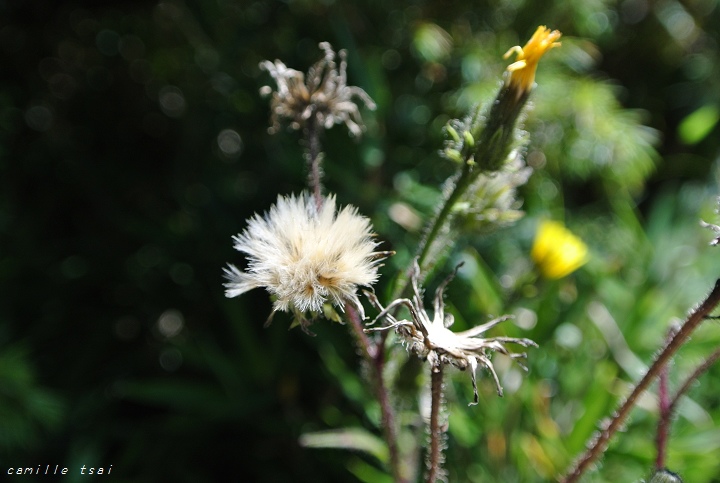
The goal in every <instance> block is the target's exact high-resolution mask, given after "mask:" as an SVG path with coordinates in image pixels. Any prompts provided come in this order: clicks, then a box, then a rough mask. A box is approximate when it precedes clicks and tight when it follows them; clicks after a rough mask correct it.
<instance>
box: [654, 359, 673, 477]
mask: <svg viewBox="0 0 720 483" xmlns="http://www.w3.org/2000/svg"><path fill="white" fill-rule="evenodd" d="M668 372H669V371H668V367H667V366H665V367H663V369H662V371H660V382H659V388H658V400H659V403H658V406H659V410H660V421H658V428H657V435H656V437H655V443H656V445H657V457H656V459H655V468H656V469H658V470H660V469H662V468H665V454H666V450H667V437H668V429H669V426H670V413H669V408H670V394H669V393H668Z"/></svg>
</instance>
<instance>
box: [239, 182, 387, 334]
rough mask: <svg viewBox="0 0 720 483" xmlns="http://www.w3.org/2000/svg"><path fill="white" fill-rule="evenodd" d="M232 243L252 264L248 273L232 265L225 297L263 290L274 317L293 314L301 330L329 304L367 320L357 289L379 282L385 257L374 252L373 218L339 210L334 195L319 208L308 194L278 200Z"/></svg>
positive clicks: (349, 208) (353, 209)
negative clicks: (310, 316)
mask: <svg viewBox="0 0 720 483" xmlns="http://www.w3.org/2000/svg"><path fill="white" fill-rule="evenodd" d="M233 240H234V242H235V249H236V250H238V251H240V252H243V253H245V255H246V256H247V260H248V265H247V269H246V270H245V271H242V270H240V269H238V268H237V267H235V266H234V265H228V267H227V268H226V269H225V276H226V278H227V280H228V281H227V283H225V287H226V291H225V295H226V296H228V297H236V296H238V295H240V294H243V293H245V292H247V291H248V290H251V289H253V288H256V287H265V289H266V290H267V291H268V292H270V294H272V295H274V296H275V304H274V307H273V313H275V312H277V311H286V312H292V313H294V314H295V315H296V317H297V319H298V321H299V322H300V323H301V324H302V325H303V328H305V324H304V322H306V320H305V317H304V315H303V314H304V313H305V312H307V311H311V312H313V313H314V314H317V313H319V312H321V311H322V310H323V305H324V304H325V303H326V302H329V303H331V304H332V305H334V306H336V307H339V308H340V309H341V310H342V309H343V306H344V305H345V303H346V302H350V303H352V304H353V305H354V306H355V307H356V308H357V310H358V311H359V312H360V314H361V316H362V317H364V311H363V307H362V305H361V304H360V301H359V299H358V297H357V294H356V291H357V287H358V286H370V285H372V284H373V283H375V282H376V281H377V279H378V273H377V269H378V264H379V262H380V261H381V260H382V259H383V258H385V256H386V255H387V253H386V252H377V251H375V248H376V247H377V243H376V242H375V241H374V240H373V233H372V227H371V225H370V220H368V219H367V218H365V217H364V216H361V215H359V214H358V211H357V209H356V208H354V207H352V206H346V207H344V208H343V209H342V210H340V211H337V210H336V208H335V196H333V195H331V196H328V197H327V198H325V199H324V201H323V203H322V206H321V207H319V208H318V206H317V203H316V202H315V200H314V199H313V198H312V197H311V196H310V195H309V194H307V193H302V194H301V195H300V196H295V195H290V196H289V197H283V196H278V200H277V203H276V204H275V205H273V206H272V207H271V208H270V211H268V212H267V213H265V214H264V215H263V216H260V215H257V214H256V215H255V216H253V217H252V218H251V219H250V220H249V222H248V226H247V228H246V229H245V231H243V232H242V233H241V234H239V235H237V236H235V237H233ZM314 314H313V315H314Z"/></svg>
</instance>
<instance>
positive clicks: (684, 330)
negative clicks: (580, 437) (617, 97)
mask: <svg viewBox="0 0 720 483" xmlns="http://www.w3.org/2000/svg"><path fill="white" fill-rule="evenodd" d="M718 303H720V280H717V281H716V282H715V286H714V287H713V289H712V291H711V292H710V294H709V295H708V296H707V297H706V298H705V300H704V301H703V303H702V304H700V306H699V307H698V308H696V309H695V310H694V311H693V312H692V313H691V314H690V315H689V316H688V317H687V319H685V322H684V323H683V324H682V327H681V328H680V330H678V332H677V334H675V336H674V337H673V338H672V339H670V340H669V341H668V342H667V343H666V344H665V347H663V349H662V351H661V352H660V354H658V356H657V357H656V359H655V361H654V362H653V364H652V366H650V369H648V371H647V372H646V373H645V375H644V376H643V378H642V379H641V380H640V382H638V383H637V385H636V386H635V388H634V389H633V391H632V393H630V395H629V396H628V397H627V399H625V401H624V402H623V403H622V404H621V405H620V408H619V409H618V410H617V411H616V412H615V413H614V416H613V418H612V420H611V421H610V423H609V424H608V425H607V426H605V427H603V428H602V429H601V430H600V434H599V435H598V436H597V437H593V439H592V440H591V442H590V443H589V445H588V449H587V451H586V452H585V453H584V454H583V455H582V456H581V457H580V459H578V460H577V461H576V463H575V464H574V466H573V467H572V468H571V470H570V472H569V473H568V474H567V475H566V476H564V477H562V478H561V479H560V481H561V482H562V483H573V482H576V481H578V480H579V479H580V477H581V476H582V475H583V473H585V471H586V470H587V469H588V468H589V467H590V466H591V465H592V463H593V462H594V461H595V460H596V459H598V458H599V457H600V456H601V455H602V454H603V453H604V452H605V449H606V448H607V445H608V443H609V441H610V438H611V437H612V436H613V435H614V434H615V432H616V431H617V430H618V429H620V428H621V427H622V425H623V424H624V422H625V420H626V419H627V417H628V415H629V414H630V410H631V409H632V408H633V406H635V403H636V402H637V400H638V398H639V397H640V395H641V394H642V393H643V392H644V391H645V389H647V387H648V386H649V385H650V384H651V383H652V381H653V380H654V379H655V378H656V377H657V376H658V374H659V373H660V371H661V370H662V368H663V367H664V366H665V364H667V362H668V361H669V360H670V358H671V357H672V356H673V355H674V354H675V352H677V350H678V349H679V348H680V347H682V345H683V344H684V343H685V342H687V340H688V339H689V337H690V335H691V334H692V332H693V331H694V330H695V329H696V328H697V327H698V326H699V325H700V323H702V321H703V320H704V319H705V318H706V316H707V315H708V314H709V313H710V312H711V311H712V310H713V309H714V308H715V307H716V306H717V305H718Z"/></svg>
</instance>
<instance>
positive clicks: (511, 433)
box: [0, 0, 720, 482]
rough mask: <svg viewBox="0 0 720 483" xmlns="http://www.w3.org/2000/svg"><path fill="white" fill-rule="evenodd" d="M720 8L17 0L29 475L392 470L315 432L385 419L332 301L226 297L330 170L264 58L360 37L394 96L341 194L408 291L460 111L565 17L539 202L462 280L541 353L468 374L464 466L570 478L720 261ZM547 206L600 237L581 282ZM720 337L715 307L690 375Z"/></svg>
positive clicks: (693, 439)
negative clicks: (274, 87)
mask: <svg viewBox="0 0 720 483" xmlns="http://www.w3.org/2000/svg"><path fill="white" fill-rule="evenodd" d="M718 3H719V2H718V1H717V0H687V1H683V2H679V1H677V0H658V1H652V2H650V1H647V0H624V1H618V2H614V1H606V0H593V1H588V2H572V1H570V0H553V1H549V2H542V3H541V2H530V1H524V0H510V1H489V2H458V1H410V2H393V1H385V2H376V1H367V2H340V1H333V0H320V1H316V0H302V1H300V0H298V1H294V0H288V1H283V2H279V1H270V0H266V1H262V0H260V1H255V2H251V1H231V0H213V1H204V2H190V1H187V2H181V1H167V2H160V3H157V2H140V1H134V2H132V1H128V2H121V1H116V2H106V3H103V4H102V6H99V5H98V4H97V3H96V2H87V1H85V2H83V1H77V2H54V1H49V0H35V1H32V2H12V1H6V2H0V59H1V61H2V64H1V65H2V66H1V67H0V72H2V75H0V470H1V471H2V472H5V471H6V470H7V469H8V468H10V467H37V466H38V465H43V467H44V465H47V464H49V465H52V466H54V465H56V464H59V465H61V466H67V467H69V468H70V469H71V472H74V473H77V472H78V470H77V469H78V468H79V467H80V466H82V465H83V464H84V465H87V466H95V467H98V466H105V467H107V466H109V465H111V464H112V465H113V470H112V476H111V477H112V479H113V481H118V482H119V481H133V482H158V481H176V482H203V481H258V482H285V481H308V482H309V481H312V482H337V481H387V477H386V476H384V475H385V474H386V473H385V470H384V465H383V459H384V458H385V453H384V451H383V448H382V446H381V445H379V444H378V443H377V441H376V440H375V439H373V438H372V437H369V438H367V439H362V438H361V437H358V438H357V441H361V442H362V441H364V442H365V444H360V446H361V447H362V448H365V450H366V451H363V450H361V449H356V450H353V451H346V450H341V449H327V448H320V449H317V448H306V447H303V446H301V445H300V443H299V441H300V438H301V436H302V435H304V434H307V433H312V432H315V431H322V430H327V429H336V428H348V427H349V428H356V429H357V430H358V431H359V430H360V429H362V428H364V431H365V433H362V436H363V437H366V436H368V434H375V435H379V434H380V433H379V431H378V430H377V429H376V425H377V419H378V415H377V413H378V411H377V405H376V404H375V403H374V402H373V401H372V397H371V395H370V394H368V393H367V391H366V389H367V386H366V385H365V384H364V382H363V379H362V378H361V377H360V376H358V374H359V373H361V372H362V367H361V365H360V364H359V358H358V356H357V355H356V353H355V348H354V346H353V343H352V339H351V337H350V336H349V334H348V331H347V330H346V329H345V328H344V327H342V326H340V325H338V324H330V323H325V322H323V323H319V324H317V325H316V326H314V331H315V332H316V333H317V337H314V338H313V337H308V336H306V335H305V334H303V333H302V332H301V331H299V330H293V331H288V330H287V326H288V324H289V319H288V318H287V317H284V316H283V315H278V316H277V317H275V320H274V323H273V325H272V326H270V327H269V328H267V329H264V328H263V327H262V325H263V322H264V321H265V319H266V317H267V314H268V313H269V312H270V309H271V304H270V301H269V299H268V296H267V294H266V293H265V292H264V291H262V290H255V291H252V292H250V293H248V294H245V295H243V296H242V297H240V298H237V299H232V300H228V299H225V297H224V294H223V288H222V281H223V280H222V267H223V266H224V264H225V263H227V262H233V263H239V264H241V263H242V258H241V257H240V255H239V254H238V253H237V252H234V251H233V249H232V242H231V236H232V235H234V234H237V233H238V232H240V231H241V230H242V229H243V228H244V224H245V220H246V219H247V218H248V217H249V216H250V215H252V214H253V213H254V212H256V211H257V212H262V211H263V210H266V209H267V208H268V207H269V206H270V205H271V203H272V202H274V200H275V199H276V197H277V194H279V193H280V194H288V193H291V192H298V191H300V190H301V189H302V188H303V184H304V179H305V172H304V166H303V164H304V163H303V159H302V150H301V148H300V146H299V145H298V134H297V133H292V132H281V133H279V134H277V135H275V136H270V135H269V134H268V133H267V126H268V124H269V109H268V101H267V99H262V98H261V97H260V96H259V94H258V89H259V88H260V87H261V86H263V85H266V84H268V83H271V82H270V81H271V80H270V79H269V76H268V75H267V73H265V72H262V71H260V69H259V68H258V63H259V62H260V61H261V60H264V59H269V60H274V59H276V58H279V59H281V60H283V61H284V62H285V63H286V64H287V65H288V66H289V67H292V68H295V69H298V70H302V71H305V70H307V67H309V66H310V65H311V64H312V63H314V62H315V61H316V60H317V59H318V58H319V57H320V55H321V51H320V50H319V49H318V47H317V44H318V43H319V42H321V41H329V42H330V43H331V44H332V45H333V46H334V47H336V48H344V49H347V50H348V60H349V79H350V84H352V85H357V86H360V87H362V88H364V89H365V90H366V91H367V92H368V93H369V94H370V95H371V96H372V97H373V98H374V99H375V101H376V102H377V103H378V109H377V111H375V112H367V111H365V112H363V117H364V119H365V121H366V124H367V126H368V129H367V132H366V135H365V136H364V137H363V139H362V140H361V141H359V142H356V141H354V140H352V139H350V138H349V137H348V135H347V133H346V132H345V131H343V129H341V128H335V129H333V130H331V131H329V132H327V133H326V136H325V138H324V142H325V148H326V153H327V157H326V159H327V161H326V165H325V172H326V186H327V188H328V190H330V191H333V192H335V193H337V194H338V200H339V202H340V203H341V204H346V203H351V204H354V205H355V206H358V207H359V208H360V210H361V212H362V213H364V214H365V215H367V216H369V217H371V218H372V220H373V223H374V226H375V230H376V231H377V233H378V235H379V239H380V240H382V241H383V247H384V248H386V249H394V250H396V251H397V252H398V253H397V255H396V256H395V257H393V258H391V259H390V260H388V262H387V264H386V267H385V268H384V269H383V271H384V273H385V274H386V275H387V276H386V277H385V278H384V279H383V280H382V281H381V282H380V284H379V286H378V293H380V294H382V293H383V290H384V289H385V288H387V286H388V285H389V282H388V280H390V279H391V278H392V275H393V274H394V273H396V270H398V269H400V268H403V267H405V266H406V264H407V263H408V261H409V260H410V258H411V256H412V253H413V250H414V247H415V246H416V244H417V241H418V239H419V237H420V229H421V226H419V225H418V223H417V220H423V219H426V218H427V217H428V216H429V215H430V214H431V213H432V211H433V208H434V206H435V204H436V203H437V201H438V199H439V196H440V194H439V193H440V191H439V188H438V186H439V184H440V183H441V182H442V181H443V180H444V179H445V178H446V177H447V176H448V175H449V174H450V173H451V172H452V170H453V169H454V167H453V166H451V165H450V164H449V163H448V162H447V161H444V160H443V159H442V158H441V157H440V156H439V155H438V150H440V149H441V147H442V142H443V134H442V127H443V126H444V125H445V123H446V122H447V121H448V120H449V119H451V118H455V117H462V116H464V115H465V114H466V113H467V112H468V110H469V109H470V108H471V107H472V106H473V105H475V104H477V103H480V102H487V101H488V100H489V98H491V97H492V95H493V94H494V91H495V90H496V89H497V87H498V86H499V83H500V80H499V79H500V76H501V75H502V72H503V70H504V68H505V66H506V65H507V63H508V61H504V60H503V59H502V54H503V53H504V52H505V51H506V50H507V49H508V48H509V47H511V46H513V45H516V44H523V43H524V42H525V40H526V39H527V38H529V36H530V35H531V34H532V32H533V31H534V30H535V27H536V26H537V25H539V24H546V25H548V26H549V27H551V28H556V29H559V30H561V31H562V32H563V33H564V37H563V39H562V40H563V47H562V48H561V49H555V50H553V51H551V52H550V53H549V54H548V55H547V58H546V59H544V60H543V62H542V63H541V65H540V68H539V72H538V77H537V82H538V88H537V89H536V91H535V93H534V94H533V103H534V109H533V110H532V111H531V112H530V113H529V115H528V117H527V122H526V129H527V130H528V131H529V132H530V145H529V148H528V150H527V157H526V159H527V162H528V164H530V165H531V166H533V167H534V168H536V172H535V173H534V174H533V176H532V178H531V180H530V182H529V183H528V184H527V185H526V186H525V187H523V188H522V189H521V190H520V191H521V197H522V198H523V199H524V205H523V209H524V210H525V211H526V212H527V216H526V217H525V218H523V219H522V220H521V221H520V222H518V223H517V224H516V225H515V226H513V227H511V228H505V229H502V230H500V231H497V232H495V233H493V234H490V235H487V236H472V237H468V239H467V240H466V241H467V247H465V246H463V248H462V249H460V250H458V251H457V252H456V253H454V254H453V256H452V260H451V262H455V261H456V260H459V259H463V260H465V261H466V262H467V263H466V267H465V268H464V269H463V271H462V272H461V274H460V277H459V278H458V280H457V281H456V282H454V283H453V285H452V286H451V288H450V290H449V293H448V298H447V300H448V305H449V306H451V307H453V310H454V313H455V314H456V320H457V327H458V330H459V329H460V328H462V327H465V326H468V325H474V324H476V323H478V322H480V321H484V320H485V319H486V317H487V316H488V315H489V314H495V315H497V314H499V313H514V314H516V316H517V319H516V322H515V325H512V324H507V325H506V326H505V327H502V328H500V329H499V330H500V331H501V332H502V333H508V334H509V335H513V336H527V337H531V338H533V339H534V340H535V341H536V342H538V343H539V345H540V348H539V349H533V350H531V351H530V352H529V360H528V365H529V372H528V373H527V374H525V373H522V372H521V371H520V370H519V369H518V367H517V366H513V365H510V364H507V363H506V362H507V361H503V359H502V358H499V359H497V360H496V364H497V366H498V371H499V373H500V375H501V378H502V380H503V382H504V385H505V389H506V394H505V397H504V398H502V399H500V398H498V397H497V396H496V395H495V393H494V388H493V384H492V383H490V382H488V381H487V380H484V379H483V380H481V383H480V386H481V387H480V389H481V403H480V405H479V406H476V407H467V402H469V401H470V400H471V398H472V392H471V387H470V383H469V379H468V377H467V374H462V373H459V374H456V376H457V377H454V378H453V384H449V385H448V396H447V399H448V409H449V411H450V414H451V415H450V429H449V439H448V442H447V447H448V450H447V465H446V466H447V469H448V471H449V474H450V481H484V482H508V481H521V482H526V481H527V482H532V481H550V480H552V479H553V476H554V475H556V474H557V473H559V472H561V471H562V470H563V469H564V468H565V467H567V465H568V464H569V463H570V462H571V461H572V458H573V456H574V455H576V454H577V452H578V451H580V450H581V448H582V447H583V446H584V444H585V441H586V440H587V439H588V438H589V437H590V435H591V434H592V432H593V430H594V429H595V427H596V425H597V423H598V421H599V420H600V418H602V417H605V416H607V415H608V414H609V413H610V411H611V410H612V409H613V407H614V406H615V404H616V402H617V400H618V399H619V398H620V397H622V395H623V394H624V393H625V391H626V390H627V385H628V383H629V382H630V381H633V380H636V379H637V378H638V377H639V375H640V374H641V373H642V371H643V370H644V368H645V366H644V365H645V364H647V363H648V361H650V360H651V358H652V355H653V354H654V353H655V352H656V350H657V348H658V347H659V346H660V344H661V343H662V340H663V337H664V334H665V332H666V330H667V328H668V327H669V324H670V323H671V322H672V321H673V320H674V319H675V318H680V319H681V318H683V317H684V315H685V314H686V312H687V311H688V310H689V309H690V308H691V307H692V306H693V305H694V304H695V303H697V302H698V301H700V300H701V299H702V297H703V296H704V295H705V293H706V292H707V291H708V290H709V288H710V287H711V286H712V284H713V283H714V281H715V279H716V278H717V277H718V276H719V275H720V257H719V255H720V254H718V253H717V251H716V250H713V249H712V248H711V247H709V246H708V242H709V241H710V240H711V238H712V236H713V235H712V233H711V232H709V231H708V230H705V229H702V228H701V227H700V225H699V220H700V219H704V220H705V221H708V222H717V221H718V220H717V215H716V213H715V211H714V210H715V207H716V202H715V197H716V196H717V194H718V147H719V144H720V143H719V140H720V136H718V134H719V133H720V129H719V128H718V126H717V123H718V119H719V118H720V64H719V59H720V52H719V51H718V49H719V48H720V47H719V42H720V30H719V29H720V8H719V6H718ZM398 210H400V211H398ZM398 213H401V214H402V213H404V214H405V215H404V216H401V215H398ZM407 213H411V214H412V215H413V216H410V217H409V218H408V216H407ZM543 218H552V219H556V220H560V221H563V222H564V223H565V224H567V226H568V227H569V228H570V229H571V230H572V231H573V232H575V233H576V234H577V235H579V236H580V237H581V238H582V239H583V240H585V242H586V243H587V244H588V245H589V247H590V252H591V259H590V261H589V263H588V264H587V265H586V266H585V267H583V268H581V269H580V270H579V271H578V272H576V273H574V274H572V275H570V276H568V277H566V278H564V279H562V280H558V281H546V280H542V279H540V278H538V277H537V275H536V270H535V269H534V267H533V266H532V262H531V261H530V258H529V251H530V247H531V245H532V240H533V237H534V233H535V228H536V226H537V224H538V221H539V220H541V219H543ZM408 220H410V221H408ZM412 220H416V221H415V222H413V221H412ZM450 266H451V264H450V263H448V266H447V267H444V270H449V268H450ZM436 284H437V280H435V281H430V282H429V285H428V288H429V289H431V290H434V287H435V285H436ZM718 342H720V327H719V326H718V324H717V323H716V322H709V323H708V324H707V325H706V326H704V327H702V328H701V329H700V331H699V332H698V333H697V335H696V336H695V337H694V338H693V340H692V341H691V343H690V344H689V345H688V346H687V347H685V348H683V350H682V351H681V353H680V355H679V356H678V358H677V359H676V361H675V363H674V365H673V366H672V371H671V384H673V385H677V383H678V381H681V380H682V378H683V376H684V375H686V374H687V373H688V372H689V371H691V370H692V368H693V367H694V365H695V364H697V363H699V362H700V361H701V360H702V358H703V356H705V355H708V354H709V353H710V352H711V351H712V350H714V348H715V347H717V345H718ZM397 355H398V357H399V359H400V360H401V361H403V360H404V359H403V358H402V355H403V350H402V349H400V350H399V352H398V354H397ZM391 369H393V368H391ZM395 369H396V370H395V371H394V372H393V374H391V375H392V377H393V378H394V379H393V380H395V381H396V382H397V383H398V384H399V387H398V389H397V396H398V403H399V405H400V415H401V419H402V420H403V421H404V422H405V423H407V426H406V427H407V428H409V429H407V430H405V431H404V432H403V437H404V438H406V439H407V438H413V437H414V438H415V439H416V440H419V441H420V442H422V441H423V440H424V438H425V433H424V432H423V425H422V421H421V419H419V416H418V415H417V412H416V407H417V402H416V401H415V402H413V401H412V398H411V397H405V395H406V394H411V395H412V394H415V392H416V391H417V390H418V389H419V388H422V387H423V385H424V379H423V371H421V370H420V369H421V368H420V367H419V365H418V364H417V363H416V362H415V361H413V360H410V361H409V362H406V363H403V364H398V366H397V367H396V368H395ZM719 385H720V369H719V368H717V367H714V368H712V369H711V370H710V372H709V373H707V374H706V375H705V376H704V377H703V378H702V379H701V380H700V383H699V384H698V385H697V386H696V387H695V388H694V389H693V390H692V391H691V392H690V393H689V398H688V399H687V400H685V401H684V402H683V404H682V405H681V407H680V411H679V415H678V417H677V419H676V420H675V422H674V426H673V434H672V437H671V440H670V447H669V459H668V465H669V467H670V468H671V469H673V470H674V471H677V472H679V473H680V474H682V475H683V476H684V477H685V478H686V481H692V482H711V481H720V458H718V457H717V455H718V454H720V428H719V427H718V423H719V422H720V397H719V396H718V394H719V391H718V387H719ZM408 401H410V402H408ZM656 423H657V410H656V402H655V401H654V399H653V394H649V395H648V397H647V398H645V399H644V400H643V401H642V403H641V407H640V408H638V409H636V410H635V411H634V412H633V418H632V421H631V422H630V423H629V424H628V426H627V431H626V432H625V433H623V434H621V435H619V437H617V438H615V440H614V442H613V444H612V445H611V447H610V449H609V451H608V453H607V455H606V457H605V459H604V462H603V464H602V465H601V466H600V467H599V471H596V472H594V473H593V474H591V475H590V476H589V477H588V478H587V481H597V482H603V481H613V482H614V481H638V480H639V479H640V478H643V477H647V476H648V475H649V471H650V468H651V466H652V463H653V459H654V455H655V449H654V444H653V438H654V431H655V425H656ZM303 441H305V443H306V444H308V440H307V439H304V440H303ZM421 466H422V463H421V462H420V463H418V467H421ZM0 474H3V473H1V472H0ZM227 474H231V475H234V476H232V477H230V478H228V477H227V476H225V475H227ZM15 478H17V479H19V478H20V477H15ZM78 479H79V476H78V475H77V474H74V475H73V474H72V473H71V475H70V476H68V477H66V478H65V479H63V481H68V482H71V481H77V480H78Z"/></svg>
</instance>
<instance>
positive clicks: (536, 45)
mask: <svg viewBox="0 0 720 483" xmlns="http://www.w3.org/2000/svg"><path fill="white" fill-rule="evenodd" d="M561 36H562V34H561V33H560V32H559V31H558V30H550V29H548V28H547V27H545V26H544V25H541V26H539V27H538V28H537V30H535V33H534V34H533V36H532V37H531V38H530V40H528V42H527V43H526V44H525V46H524V47H520V46H519V45H516V46H514V47H512V48H510V50H508V51H507V52H506V53H505V55H504V58H505V59H507V58H508V57H510V56H511V55H512V54H516V55H517V59H516V61H515V62H513V63H512V64H510V65H509V66H508V67H507V70H508V72H510V75H509V77H508V78H507V85H508V86H509V87H513V88H515V89H517V91H518V96H520V95H521V94H522V93H524V92H528V91H530V90H531V89H532V87H533V84H534V83H535V70H536V69H537V64H538V62H540V59H541V58H542V56H543V55H545V52H547V51H548V50H550V49H552V48H554V47H559V46H560V45H561V44H560V42H557V40H558V39H559V38H560V37H561Z"/></svg>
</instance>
